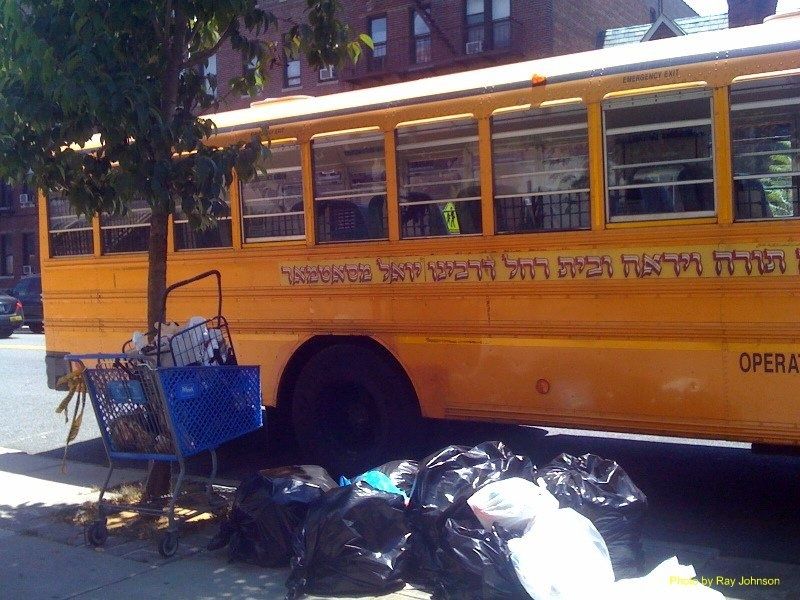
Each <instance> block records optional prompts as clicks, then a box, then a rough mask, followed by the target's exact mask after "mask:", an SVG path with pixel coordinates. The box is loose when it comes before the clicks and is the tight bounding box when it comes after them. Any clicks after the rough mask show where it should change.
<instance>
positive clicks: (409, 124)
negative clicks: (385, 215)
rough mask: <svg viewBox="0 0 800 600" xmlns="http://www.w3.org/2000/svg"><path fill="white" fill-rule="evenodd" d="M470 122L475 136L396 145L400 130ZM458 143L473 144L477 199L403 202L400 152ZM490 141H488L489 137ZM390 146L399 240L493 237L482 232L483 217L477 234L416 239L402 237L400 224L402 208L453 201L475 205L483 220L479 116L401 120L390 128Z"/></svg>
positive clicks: (451, 115) (449, 234) (444, 235)
mask: <svg viewBox="0 0 800 600" xmlns="http://www.w3.org/2000/svg"><path fill="white" fill-rule="evenodd" d="M456 121H461V122H467V121H469V122H472V123H473V124H474V125H475V135H474V136H460V137H458V138H453V139H448V140H447V141H446V142H443V143H440V144H427V143H414V144H411V145H409V144H400V143H399V140H398V136H399V135H400V132H401V130H403V129H408V128H414V127H424V126H425V125H436V124H439V123H451V122H456ZM462 141H469V142H474V143H475V150H476V152H475V155H476V156H477V157H478V182H477V184H476V185H477V188H478V195H477V196H474V197H473V196H470V197H466V198H445V199H440V200H433V199H432V200H418V201H414V202H410V203H409V202H403V201H402V200H401V189H400V188H401V184H400V181H401V173H400V160H399V156H400V152H401V151H402V150H406V149H409V148H411V149H413V148H417V147H419V148H424V147H429V146H435V145H442V146H445V145H450V144H455V143H458V142H462ZM490 142H491V138H490ZM392 143H393V145H394V157H395V165H394V166H395V173H396V177H395V186H396V192H397V194H396V195H397V204H396V206H397V213H398V235H399V240H400V241H407V242H411V243H413V242H414V241H416V240H453V239H460V238H462V237H483V236H486V235H489V236H493V235H494V232H493V231H490V232H485V231H484V230H483V218H481V220H480V221H479V224H478V226H479V227H480V231H477V232H471V233H448V234H438V235H418V236H403V223H402V208H403V206H424V205H428V204H447V203H457V202H477V203H478V205H479V207H480V209H481V217H483V210H484V208H485V207H484V205H483V196H482V186H483V175H484V164H483V161H482V159H481V117H479V116H478V115H477V114H475V113H455V114H449V115H439V116H435V117H429V118H421V119H415V120H412V121H401V122H399V123H396V124H395V126H394V131H393V139H392Z"/></svg>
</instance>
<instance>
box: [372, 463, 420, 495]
mask: <svg viewBox="0 0 800 600" xmlns="http://www.w3.org/2000/svg"><path fill="white" fill-rule="evenodd" d="M374 470H375V471H380V472H381V473H383V474H384V475H386V476H387V477H388V478H389V479H391V480H392V483H393V484H395V485H396V486H397V489H399V490H400V491H401V492H403V493H404V494H405V495H406V496H411V490H413V489H414V481H415V480H416V479H417V473H419V463H418V462H417V461H415V460H394V461H392V462H388V463H386V464H385V465H381V466H380V467H378V468H377V469H374Z"/></svg>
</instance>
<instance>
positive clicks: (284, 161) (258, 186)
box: [239, 144, 306, 242]
mask: <svg viewBox="0 0 800 600" xmlns="http://www.w3.org/2000/svg"><path fill="white" fill-rule="evenodd" d="M267 165H268V168H266V169H262V168H259V169H258V171H257V172H256V176H255V177H254V178H253V179H252V180H250V181H247V182H244V183H241V184H240V187H239V197H240V199H241V206H242V234H243V236H244V241H245V242H263V241H268V240H302V239H304V238H305V235H306V225H305V219H304V217H303V214H304V211H303V177H302V172H301V167H300V146H298V145H297V144H276V145H273V146H271V148H270V157H269V160H268V161H267Z"/></svg>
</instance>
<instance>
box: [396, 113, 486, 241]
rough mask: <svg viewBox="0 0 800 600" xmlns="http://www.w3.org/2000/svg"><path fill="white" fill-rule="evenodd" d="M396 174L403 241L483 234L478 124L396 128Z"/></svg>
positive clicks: (464, 121)
mask: <svg viewBox="0 0 800 600" xmlns="http://www.w3.org/2000/svg"><path fill="white" fill-rule="evenodd" d="M397 170H398V185H399V194H400V236H401V237H403V238H413V237H431V236H440V235H457V234H465V233H480V232H481V191H480V184H481V182H480V161H479V158H478V124H477V122H476V121H474V120H472V119H469V120H457V121H446V122H439V123H430V124H426V125H409V126H404V127H400V128H399V129H398V130H397Z"/></svg>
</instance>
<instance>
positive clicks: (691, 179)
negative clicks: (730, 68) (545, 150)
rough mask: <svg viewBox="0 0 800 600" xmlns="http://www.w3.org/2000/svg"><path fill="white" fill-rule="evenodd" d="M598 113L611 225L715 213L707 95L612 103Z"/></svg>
mask: <svg viewBox="0 0 800 600" xmlns="http://www.w3.org/2000/svg"><path fill="white" fill-rule="evenodd" d="M603 113H604V119H605V139H606V168H607V173H606V180H607V184H608V187H607V202H608V215H609V217H610V219H611V220H612V221H635V220H640V221H641V220H652V219H674V218H687V217H701V216H713V215H714V209H715V205H714V161H713V134H712V128H711V95H710V94H709V93H708V92H677V93H667V94H658V95H651V96H643V97H637V98H628V99H624V100H614V101H609V102H607V103H606V104H605V105H604V107H603Z"/></svg>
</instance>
